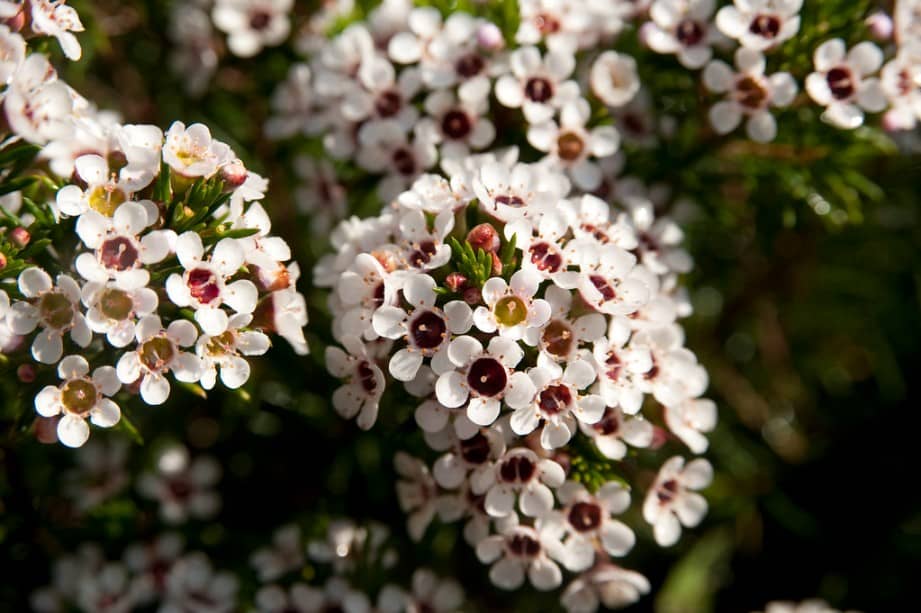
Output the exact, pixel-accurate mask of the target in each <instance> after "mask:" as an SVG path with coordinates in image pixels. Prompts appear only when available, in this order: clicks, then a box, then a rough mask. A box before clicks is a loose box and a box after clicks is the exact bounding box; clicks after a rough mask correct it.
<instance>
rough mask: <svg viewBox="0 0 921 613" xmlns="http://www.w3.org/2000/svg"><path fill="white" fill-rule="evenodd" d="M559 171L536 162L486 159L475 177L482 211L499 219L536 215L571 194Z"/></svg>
mask: <svg viewBox="0 0 921 613" xmlns="http://www.w3.org/2000/svg"><path fill="white" fill-rule="evenodd" d="M569 188H570V185H569V181H568V180H567V179H566V177H565V176H564V175H561V174H560V173H558V172H553V171H549V172H548V171H547V169H546V168H541V167H539V166H537V165H533V164H516V163H514V162H512V163H504V162H501V161H492V162H490V161H484V163H483V164H481V165H480V167H479V168H478V172H476V173H475V174H474V177H473V192H474V194H475V195H476V198H478V199H479V201H480V206H482V207H483V210H484V211H486V212H487V213H489V214H490V215H492V216H493V217H495V218H496V219H498V220H499V221H513V220H515V219H520V218H523V217H532V218H536V217H537V216H538V215H540V214H541V213H542V212H544V211H546V210H548V209H550V208H552V207H554V206H556V204H557V203H558V202H559V201H560V200H561V199H562V198H563V197H565V196H566V194H567V193H569Z"/></svg>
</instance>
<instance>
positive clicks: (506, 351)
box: [435, 336, 532, 426]
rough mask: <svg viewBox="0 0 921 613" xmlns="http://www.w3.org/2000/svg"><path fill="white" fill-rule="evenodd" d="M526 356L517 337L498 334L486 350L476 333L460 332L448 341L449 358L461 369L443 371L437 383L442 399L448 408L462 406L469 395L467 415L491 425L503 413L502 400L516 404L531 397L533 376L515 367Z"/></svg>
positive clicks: (471, 418)
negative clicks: (513, 370)
mask: <svg viewBox="0 0 921 613" xmlns="http://www.w3.org/2000/svg"><path fill="white" fill-rule="evenodd" d="M523 357H524V352H523V351H522V350H521V347H519V346H518V344H517V343H515V341H513V340H511V339H509V338H505V337H502V336H494V337H493V338H491V339H490V341H489V346H488V347H487V349H486V351H483V345H482V344H481V343H480V341H478V340H476V339H475V338H473V337H472V336H459V337H457V338H456V339H454V340H453V341H451V344H450V345H448V358H449V359H450V360H451V362H452V363H453V364H454V365H455V366H457V368H458V370H450V371H448V372H445V373H443V374H441V375H440V376H439V377H438V381H437V382H436V383H435V395H436V397H437V398H438V402H440V403H441V404H443V405H444V406H446V407H448V408H454V407H459V406H461V405H462V404H464V402H466V401H467V399H468V398H469V399H470V402H469V403H468V404H467V417H469V418H470V421H472V422H473V423H475V424H478V425H480V426H488V425H490V424H492V423H493V422H494V421H495V420H496V418H497V417H498V416H499V410H500V408H501V401H502V400H503V399H504V400H505V402H506V404H508V405H509V406H510V407H512V408H517V407H520V406H523V405H524V404H526V403H527V402H529V401H530V400H531V396H530V392H531V391H532V384H531V380H530V379H529V378H528V376H527V375H526V374H525V373H523V372H512V369H513V368H514V367H515V366H516V365H517V364H518V362H520V361H521V359H522V358H523Z"/></svg>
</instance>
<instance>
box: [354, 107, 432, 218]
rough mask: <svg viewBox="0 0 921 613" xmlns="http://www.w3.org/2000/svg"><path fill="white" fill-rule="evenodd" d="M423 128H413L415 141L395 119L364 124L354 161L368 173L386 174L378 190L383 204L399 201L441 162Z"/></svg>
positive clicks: (359, 132)
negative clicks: (401, 195) (398, 197)
mask: <svg viewBox="0 0 921 613" xmlns="http://www.w3.org/2000/svg"><path fill="white" fill-rule="evenodd" d="M420 128H421V126H419V125H417V126H416V127H415V128H414V129H413V132H412V139H410V134H409V133H407V132H406V131H405V130H404V129H403V128H402V127H401V126H400V125H399V124H398V123H397V122H396V121H394V120H392V119H387V120H382V121H371V122H368V123H365V124H363V125H362V126H361V128H360V129H359V131H358V143H359V145H360V148H359V151H358V154H357V155H356V156H355V161H356V162H357V163H358V165H359V166H361V167H362V168H364V169H365V170H369V171H371V172H375V173H382V174H385V175H386V176H385V177H384V179H383V180H381V182H380V183H379V184H378V188H377V191H378V194H379V195H380V197H381V200H383V201H384V202H389V201H391V200H393V199H394V198H396V197H397V196H398V195H399V194H400V192H402V191H403V190H404V189H406V187H407V186H409V185H410V184H412V182H413V181H414V180H415V179H416V178H417V177H418V176H419V175H420V174H421V173H422V172H423V171H424V170H427V169H429V168H431V167H432V166H433V165H434V164H435V161H436V160H437V159H438V152H437V150H436V148H435V143H434V142H433V139H432V138H431V137H430V136H429V135H426V134H425V130H423V129H420Z"/></svg>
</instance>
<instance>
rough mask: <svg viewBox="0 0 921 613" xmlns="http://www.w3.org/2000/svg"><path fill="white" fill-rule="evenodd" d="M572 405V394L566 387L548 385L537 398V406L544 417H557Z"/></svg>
mask: <svg viewBox="0 0 921 613" xmlns="http://www.w3.org/2000/svg"><path fill="white" fill-rule="evenodd" d="M571 405H572V392H571V391H569V387H568V386H566V385H550V386H547V388H546V389H544V390H543V391H541V393H540V394H538V396H537V406H539V407H540V410H541V413H543V414H544V415H558V414H560V413H562V412H563V411H566V410H568V409H569V407H570V406H571Z"/></svg>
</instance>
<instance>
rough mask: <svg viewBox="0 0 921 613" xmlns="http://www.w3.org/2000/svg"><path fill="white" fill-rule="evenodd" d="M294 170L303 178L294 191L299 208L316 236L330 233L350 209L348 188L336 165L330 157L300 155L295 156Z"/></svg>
mask: <svg viewBox="0 0 921 613" xmlns="http://www.w3.org/2000/svg"><path fill="white" fill-rule="evenodd" d="M294 172H295V174H296V175H297V176H298V178H299V179H300V180H301V181H302V182H301V184H300V185H299V186H298V187H297V188H296V189H295V190H294V202H295V204H296V205H297V207H298V210H299V211H301V212H302V213H304V214H305V215H306V216H307V218H308V219H309V221H310V227H311V231H313V232H314V235H315V236H323V235H328V234H329V231H330V230H331V229H332V227H333V226H334V225H335V224H336V222H338V221H339V220H341V219H342V218H343V217H345V214H346V211H347V210H348V208H347V207H348V198H347V193H346V189H345V186H344V185H343V184H342V183H340V182H339V179H338V177H337V176H336V169H335V167H334V166H333V165H332V163H330V161H329V160H325V159H316V158H312V157H308V156H305V155H301V156H298V157H296V158H295V159H294Z"/></svg>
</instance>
